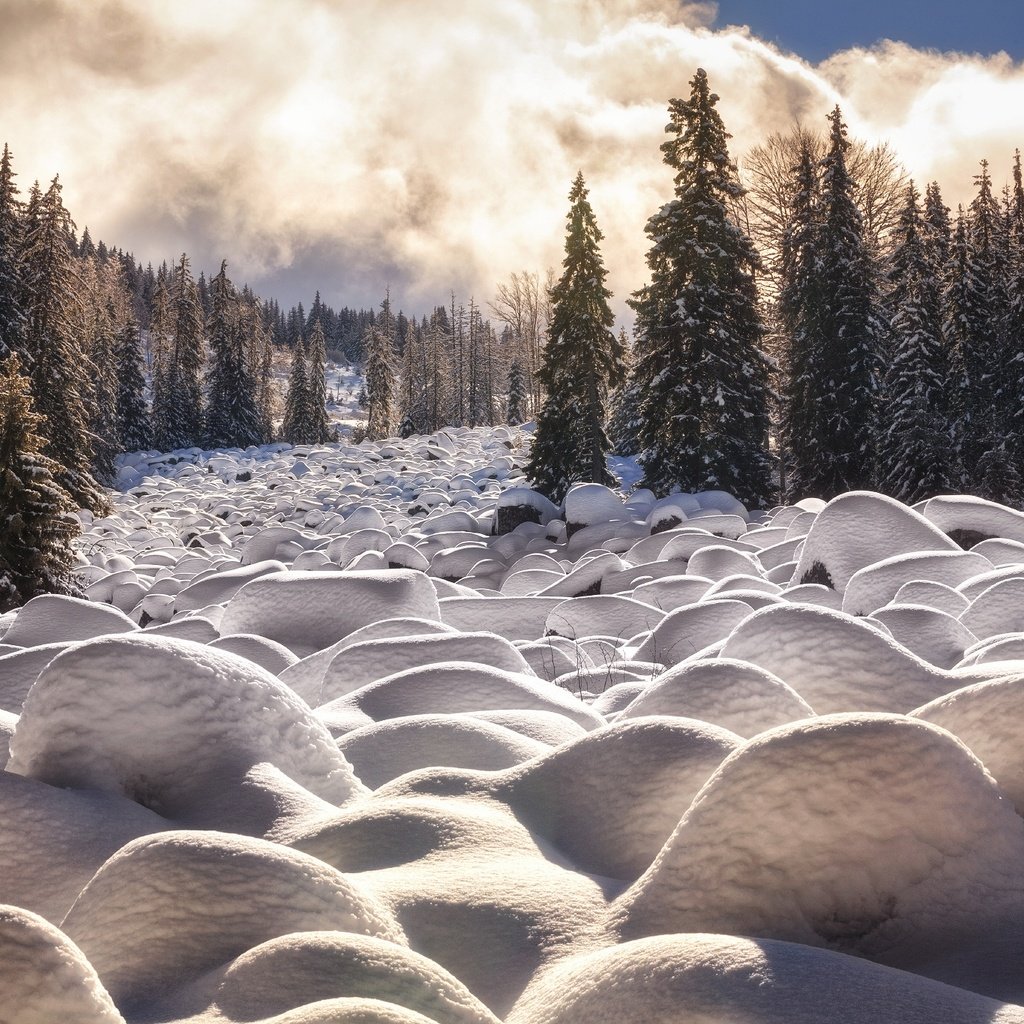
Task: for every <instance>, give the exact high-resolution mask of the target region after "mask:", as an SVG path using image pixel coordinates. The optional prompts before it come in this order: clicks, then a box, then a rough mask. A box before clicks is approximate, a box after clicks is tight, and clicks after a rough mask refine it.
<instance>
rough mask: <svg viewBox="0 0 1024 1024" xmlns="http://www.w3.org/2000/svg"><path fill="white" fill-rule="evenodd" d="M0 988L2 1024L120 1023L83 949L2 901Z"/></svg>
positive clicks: (52, 927)
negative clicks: (57, 1023) (0, 995)
mask: <svg viewBox="0 0 1024 1024" xmlns="http://www.w3.org/2000/svg"><path fill="white" fill-rule="evenodd" d="M0 992H2V993H3V1010H2V1011H0V1012H2V1013H3V1020H4V1021H5V1024H50V1022H53V1024H56V1022H57V1021H74V1022H75V1024H124V1018H123V1017H122V1016H121V1014H120V1013H119V1012H118V1010H117V1007H116V1006H115V1005H114V1003H113V1001H112V1000H111V998H110V996H109V995H108V993H107V991H106V990H105V989H104V988H103V985H102V984H101V983H100V980H99V978H98V977H97V976H96V972H95V970H93V967H92V965H91V964H90V963H89V961H88V960H87V959H86V958H85V956H84V955H83V954H82V952H81V950H79V949H78V948H77V947H76V946H75V944H74V943H73V942H71V940H70V939H68V937H67V936H66V935H64V934H63V933H62V932H61V931H60V930H59V929H57V928H55V927H54V926H53V925H52V924H49V923H48V922H47V921H44V920H43V919H42V918H41V917H38V916H37V915H35V914H33V913H31V911H28V910H23V909H21V908H20V907H11V906H2V905H0Z"/></svg>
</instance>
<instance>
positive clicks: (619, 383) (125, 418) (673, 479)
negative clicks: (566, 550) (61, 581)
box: [0, 70, 1024, 598]
mask: <svg viewBox="0 0 1024 1024" xmlns="http://www.w3.org/2000/svg"><path fill="white" fill-rule="evenodd" d="M717 103H718V97H717V96H716V95H715V94H714V93H713V92H712V90H711V85H710V83H709V81H708V77H707V75H706V73H705V72H704V71H703V70H698V71H697V72H696V74H695V75H694V77H693V79H692V81H691V82H690V92H689V95H688V96H687V97H686V98H682V99H673V100H671V101H670V103H669V117H670V121H669V124H668V126H667V128H666V134H667V135H668V136H669V137H668V139H667V140H666V141H665V142H664V143H663V144H662V145H661V151H662V156H663V160H664V163H665V164H667V165H668V168H669V169H670V171H671V172H672V175H673V179H674V182H675V191H674V197H673V198H672V199H670V200H669V202H668V203H667V204H666V205H665V206H663V207H662V208H661V209H660V210H659V211H658V212H657V213H655V214H653V215H652V216H651V218H650V220H649V222H648V224H647V227H646V232H647V235H648V238H649V240H650V248H649V250H648V255H647V262H648V267H649V270H650V279H649V281H648V282H647V283H644V284H642V285H640V286H639V287H638V288H637V290H636V291H635V292H634V293H633V295H632V296H631V297H629V305H630V307H631V309H632V312H633V316H634V320H633V323H632V325H630V326H631V330H627V327H626V326H621V327H620V329H619V330H618V331H617V332H616V330H615V329H614V328H615V319H614V316H613V314H612V312H611V309H610V307H609V299H610V297H611V294H610V292H609V291H608V290H607V288H606V287H605V284H604V280H605V276H606V270H605V268H604V264H603V258H602V254H601V247H600V243H601V239H602V234H601V230H600V227H599V217H598V212H597V211H595V210H593V209H592V208H591V205H590V203H589V201H588V189H587V186H586V182H585V178H584V171H583V170H582V169H581V170H580V172H579V174H578V175H577V177H576V179H575V181H574V182H573V183H572V187H571V190H570V192H569V196H568V202H569V209H568V214H567V221H566V234H565V258H564V261H563V265H562V268H561V272H560V273H558V272H556V271H554V270H549V271H547V272H546V274H544V275H542V274H540V273H539V272H530V271H523V272H515V273H512V274H511V275H510V276H509V278H508V280H507V281H505V282H503V283H499V284H498V285H497V286H496V289H495V293H494V297H493V298H492V299H491V300H490V301H489V302H488V303H487V304H486V306H483V305H481V304H480V303H478V302H476V301H474V300H473V299H469V300H462V299H460V298H458V297H457V296H456V295H455V294H454V293H452V294H451V295H450V296H448V297H447V298H445V299H443V300H442V301H440V302H439V303H438V304H437V305H436V306H434V307H433V308H432V309H430V310H429V311H425V312H422V313H419V314H417V315H411V316H410V315H407V314H406V313H405V312H404V311H402V310H401V309H399V310H397V311H396V310H395V308H394V305H395V303H394V300H393V299H392V298H391V296H390V295H389V294H386V295H384V296H383V298H382V301H381V303H380V306H379V308H377V309H370V310H365V309H350V308H347V307H346V308H342V309H340V310H336V309H333V308H331V307H330V306H329V305H327V304H325V303H324V302H323V301H322V300H321V298H320V293H319V292H317V294H316V295H315V296H314V297H313V299H312V301H311V303H310V304H309V308H308V310H307V309H304V308H303V305H302V304H301V303H300V304H298V305H297V306H295V307H293V308H291V309H288V310H284V309H282V308H281V306H280V305H279V304H278V302H277V301H275V299H274V298H272V297H266V298H264V297H260V296H257V295H254V294H253V293H252V291H251V290H250V289H249V288H248V287H247V286H242V287H238V286H236V285H235V284H233V283H232V281H231V279H230V277H229V276H228V269H229V264H228V261H227V260H225V261H223V262H222V263H221V265H220V267H219V269H217V270H216V272H215V273H212V274H211V275H210V276H209V277H208V276H207V274H206V273H205V272H200V273H199V274H198V276H197V275H196V273H195V270H194V268H193V267H192V264H191V261H190V259H189V256H188V254H187V253H182V254H180V255H179V256H177V257H175V258H174V259H173V260H172V261H170V262H164V263H162V264H161V265H160V266H159V267H157V268H154V267H153V266H152V264H147V265H146V266H145V267H143V266H142V265H141V264H140V263H137V262H136V261H135V259H134V257H133V256H132V255H131V253H127V252H125V251H123V250H122V249H120V248H118V247H117V246H116V245H111V244H107V243H106V242H104V241H100V242H98V243H96V242H94V241H93V239H92V238H91V236H90V234H89V230H88V228H86V229H84V230H83V231H82V232H81V235H80V236H79V234H78V232H77V230H76V226H75V222H74V221H73V219H72V215H71V212H70V211H68V210H67V209H66V208H65V206H64V203H63V200H62V196H61V183H60V179H59V178H58V177H54V178H53V180H52V181H51V182H50V183H49V185H48V186H47V187H45V188H43V187H42V186H41V185H40V184H39V183H38V182H35V183H33V184H32V185H31V186H30V187H29V188H27V189H25V190H22V189H20V188H19V185H18V182H17V175H16V170H15V164H14V158H13V155H12V153H11V152H10V150H9V148H8V147H6V146H5V147H4V151H3V158H2V162H0V353H2V354H3V358H4V359H5V362H4V366H5V378H4V379H5V380H6V381H8V382H9V383H8V386H10V387H12V388H15V389H16V390H17V393H18V394H19V395H20V396H22V397H20V398H19V399H18V402H19V408H22V409H24V410H25V411H24V412H23V413H22V414H19V415H17V416H16V415H15V414H14V411H13V410H14V406H11V407H10V408H9V409H8V410H7V420H6V423H7V428H6V430H7V432H6V433H5V435H4V437H3V450H4V451H5V452H9V453H11V454H10V456H9V457H10V458H11V459H12V460H13V459H14V458H15V456H16V457H17V459H29V460H30V461H31V464H32V465H39V466H42V465H43V464H44V462H45V465H46V466H47V467H48V468H47V470H46V476H47V481H48V482H47V485H46V486H47V487H49V488H52V489H53V493H55V494H60V495H62V496H63V498H62V500H64V501H65V502H67V503H69V505H70V506H73V507H75V508H78V507H81V508H87V509H91V510H93V511H100V510H102V508H103V506H104V501H105V498H104V495H103V485H105V484H109V483H110V482H111V478H112V470H113V464H114V462H113V460H114V458H115V457H116V455H117V454H118V453H120V452H125V451H134V450H140V449H156V450H160V451H173V450H177V449H182V448H187V447H190V446H197V445H198V446H203V447H207V448H218V447H243V448H244V447H246V446H248V445H259V444H264V443H269V442H270V441H272V440H275V439H282V440H286V441H290V442H293V443H299V444H310V443H323V442H325V441H329V440H331V439H332V437H333V432H332V429H331V428H330V425H329V422H328V419H327V416H326V414H325V413H324V404H325V398H326V391H325V385H324V367H325V363H326V361H327V359H328V357H330V358H332V359H334V360H343V361H347V362H349V363H351V364H355V365H357V366H361V367H363V370H364V373H365V388H364V393H363V394H362V395H361V402H360V404H361V405H363V406H364V408H365V409H366V410H367V421H366V425H365V429H364V431H363V432H362V436H365V437H367V438H370V439H379V438H384V437H388V436H390V435H394V434H399V435H400V436H402V437H409V436H412V435H414V434H429V433H432V432H434V431H436V430H438V429H440V428H442V427H444V426H446V425H456V426H460V425H468V426H477V425H484V424H497V423H510V424H517V423H522V422H526V421H527V420H530V419H536V421H537V427H536V433H535V437H534V446H533V456H532V461H531V462H530V464H529V467H528V475H529V478H530V480H531V481H532V482H533V484H534V485H535V486H536V487H537V488H538V490H540V491H541V492H542V493H544V494H546V495H548V496H549V497H550V498H552V499H553V500H555V501H561V500H562V498H563V497H564V495H565V492H566V491H567V489H568V487H569V486H570V485H571V484H572V483H574V482H578V481H595V482H599V483H608V482H610V477H609V475H608V470H607V468H606V466H605V457H606V455H607V454H608V453H609V452H616V453H620V454H627V455H630V454H632V455H637V454H638V455H639V456H640V464H641V466H642V468H643V472H644V481H643V482H644V485H645V486H648V487H650V488H651V489H652V490H654V491H655V492H656V493H658V494H667V493H669V492H671V491H673V490H683V491H695V490H702V489H724V490H727V491H729V492H730V493H734V494H735V495H737V496H738V497H740V498H741V500H743V501H745V502H747V503H749V504H751V505H752V506H761V507H767V506H768V505H770V504H772V503H773V502H775V501H778V500H783V499H785V498H786V497H787V496H791V497H792V496H796V495H801V496H809V495H810V496H815V497H821V498H825V499H828V498H830V497H833V496H834V495H836V494H839V493H841V492H843V491H846V490H850V489H864V488H869V489H878V490H881V491H883V492H884V493H886V494H889V495H892V496H893V497H895V498H898V499H899V500H901V501H905V502H908V503H913V502H917V501H920V500H922V499H924V498H927V497H930V496H932V495H935V494H939V493H945V492H950V491H952V492H956V491H963V492H967V493H972V494H976V495H979V496H982V497H985V498H989V499H992V500H995V501H999V502H1003V503H1006V504H1011V505H1017V504H1020V502H1021V501H1022V500H1024V490H1022V488H1024V478H1022V472H1024V351H1022V348H1021V341H1020V339H1021V338H1022V337H1024V333H1022V332H1024V185H1022V171H1021V158H1020V153H1019V151H1018V152H1015V153H1014V154H1012V157H1011V158H1010V160H1009V161H1008V166H1007V174H1006V175H1005V178H1006V181H1005V182H1003V181H1002V178H1001V177H999V176H998V175H996V174H995V173H994V172H993V170H992V167H991V165H990V164H989V162H988V160H987V159H985V158H982V159H980V160H979V163H978V173H977V175H976V177H975V195H974V198H973V200H972V201H971V202H970V204H969V206H968V207H967V208H966V209H964V208H963V207H959V208H958V209H957V210H956V211H955V212H954V211H951V210H950V209H949V208H948V206H947V205H946V204H945V203H944V202H943V198H942V192H941V187H940V184H939V183H938V182H928V183H922V184H921V185H919V184H918V183H915V182H914V181H912V180H910V179H909V178H908V177H907V175H906V173H905V171H904V170H903V169H902V167H901V166H900V164H899V161H898V160H897V159H896V158H895V156H894V155H893V153H892V152H891V151H890V150H889V148H888V147H887V146H885V145H884V144H883V145H876V146H874V147H868V146H866V145H864V144H863V143H859V142H857V141H856V140H851V139H850V138H849V135H848V132H847V128H846V125H845V124H844V122H843V115H842V111H841V110H840V109H839V108H838V107H837V108H835V110H833V111H832V112H831V113H829V114H828V116H827V118H826V117H824V116H823V118H822V130H821V131H818V130H816V128H813V127H811V126H799V127H797V128H794V129H793V130H792V131H791V132H790V133H788V134H785V135H780V134H776V135H773V136H771V137H769V138H767V139H765V140H764V141H763V142H762V143H760V144H759V145H757V146H756V147H755V148H754V149H753V150H752V152H751V153H750V154H748V157H747V159H746V161H745V162H744V168H743V174H742V175H741V174H740V172H739V171H738V169H737V166H736V164H735V163H734V162H733V160H732V158H731V156H730V152H729V143H728V140H729V134H728V131H727V129H726V126H725V125H724V124H723V122H722V119H721V116H720V115H719V112H718V109H717ZM652 157H653V154H652ZM668 183H669V176H668V174H666V184H667V185H668ZM275 360H276V364H275ZM282 361H283V362H284V363H285V364H286V365H287V367H288V371H287V374H286V381H285V386H283V387H281V386H279V384H278V383H277V381H276V379H275V374H274V366H275V365H281V363H282ZM29 410H31V413H30V414H29ZM29 416H31V417H34V418H32V419H29ZM32 460H36V461H32ZM40 460H42V461H40ZM17 465H19V463H16V462H14V461H11V462H8V463H6V464H5V466H4V480H5V481H6V483H5V485H4V486H5V488H7V490H5V497H6V496H7V495H10V496H11V497H10V498H9V499H8V500H10V501H12V502H17V503H21V502H28V503H29V505H27V506H26V508H29V507H32V508H34V507H35V506H34V504H32V503H33V501H34V499H33V498H30V495H31V494H32V493H33V492H32V491H31V489H28V490H26V485H27V481H26V471H25V470H24V469H22V470H18V469H17V468H16V466H17ZM29 475H31V474H29ZM15 494H17V495H19V496H20V497H18V498H17V499H15V497H14V495H15ZM58 505H59V503H58V504H47V505H46V506H45V508H46V509H47V510H48V511H44V508H43V506H42V505H41V506H39V508H38V510H36V511H34V512H32V513H31V518H39V517H42V518H43V519H44V520H45V519H47V518H48V517H50V518H52V516H53V514H54V513H53V510H54V509H55V508H57V507H58ZM58 532H59V531H58ZM11 543H12V544H13V543H14V541H13V540H12V541H11ZM26 543H27V541H26ZM4 550H14V548H5V549H4ZM43 561H44V562H45V561H47V559H46V558H44V559H43ZM17 571H18V572H20V571H21V570H17ZM46 572H49V570H46ZM46 572H44V575H46ZM56 576H57V577H59V576H60V572H59V571H57V573H56ZM38 579H42V577H38ZM47 579H48V580H49V582H48V583H47V586H53V585H54V583H53V578H50V577H47ZM36 586H37V584H30V583H28V582H25V583H22V584H21V585H19V586H15V588H14V592H16V593H17V594H18V595H19V596H20V597H21V598H24V597H25V596H28V595H31V594H32V593H33V592H34V591H35V589H36Z"/></svg>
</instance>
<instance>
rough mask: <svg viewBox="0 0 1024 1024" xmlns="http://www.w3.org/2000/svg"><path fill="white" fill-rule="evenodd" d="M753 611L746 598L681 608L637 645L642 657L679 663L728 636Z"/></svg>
mask: <svg viewBox="0 0 1024 1024" xmlns="http://www.w3.org/2000/svg"><path fill="white" fill-rule="evenodd" d="M752 613H753V609H752V608H751V607H750V605H748V604H746V603H744V602H743V601H732V600H728V599H725V600H721V601H706V602H702V603H700V604H693V605H684V606H683V607H682V608H677V609H676V610H675V611H673V612H669V614H668V615H666V616H665V618H664V619H662V621H661V622H659V623H658V625H657V626H655V628H654V629H653V630H652V631H651V634H650V636H648V637H647V638H646V639H644V641H643V642H642V643H641V644H640V646H639V647H638V648H637V652H636V657H637V659H638V660H640V661H653V662H657V663H659V664H661V665H678V664H679V663H680V662H682V661H685V660H686V659H687V658H692V657H694V656H695V655H696V654H699V653H700V652H701V651H703V650H704V649H705V648H707V647H710V646H711V645H713V644H716V643H718V642H719V641H720V640H722V639H724V638H725V637H727V636H728V635H729V634H730V633H731V632H732V630H733V629H735V628H736V627H737V626H738V625H739V624H740V623H741V622H743V621H744V620H745V619H747V618H748V617H749V616H750V615H751V614H752Z"/></svg>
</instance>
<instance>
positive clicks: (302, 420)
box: [281, 334, 309, 444]
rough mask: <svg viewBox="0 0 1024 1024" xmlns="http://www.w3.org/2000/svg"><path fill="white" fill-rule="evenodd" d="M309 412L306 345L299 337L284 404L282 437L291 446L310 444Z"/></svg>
mask: <svg viewBox="0 0 1024 1024" xmlns="http://www.w3.org/2000/svg"><path fill="white" fill-rule="evenodd" d="M308 410H309V378H308V375H307V372H306V343H305V341H304V340H303V338H302V335H301V334H300V335H299V338H298V340H297V341H296V342H295V348H294V350H293V351H292V368H291V373H289V375H288V395H287V397H286V398H285V402H284V419H283V420H282V422H281V437H282V439H283V440H285V441H288V442H289V443H291V444H306V443H308V434H309V430H308V424H307V422H306V414H307V411H308Z"/></svg>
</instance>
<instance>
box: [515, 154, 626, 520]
mask: <svg viewBox="0 0 1024 1024" xmlns="http://www.w3.org/2000/svg"><path fill="white" fill-rule="evenodd" d="M587 195H588V190H587V187H586V184H585V182H584V180H583V173H582V172H579V173H577V175H576V179H575V180H574V181H573V183H572V188H571V190H570V191H569V204H570V206H569V213H568V215H567V222H568V223H567V230H566V239H565V259H564V260H563V261H562V276H561V277H560V278H559V279H558V281H557V283H556V284H555V286H554V288H552V290H551V303H552V319H551V323H550V325H549V327H548V344H547V347H546V348H545V349H544V355H543V357H542V362H541V367H540V371H539V373H540V378H541V382H542V383H543V385H544V389H545V391H546V393H547V398H546V399H545V401H544V406H543V408H542V409H541V411H540V414H539V415H538V417H537V429H536V431H535V432H534V436H533V450H532V454H531V457H530V461H529V463H528V464H527V465H526V467H525V472H526V475H527V478H528V479H529V480H530V481H531V484H532V485H533V486H534V487H535V488H536V489H537V490H539V491H540V492H541V493H542V494H546V495H547V496H548V497H549V498H550V499H551V500H552V501H556V502H560V501H561V500H562V499H563V498H564V497H565V493H566V491H568V490H569V488H570V487H571V486H572V484H574V483H577V482H581V481H583V482H593V483H600V484H606V485H610V484H612V483H614V480H613V478H612V476H611V474H610V473H609V472H608V469H607V465H606V461H605V456H606V453H607V452H608V450H609V448H610V447H611V446H610V444H609V442H608V437H607V435H606V434H605V419H606V415H607V403H608V389H609V387H610V386H614V385H615V384H617V383H618V382H619V381H620V380H621V378H622V375H623V371H624V366H623V364H622V360H621V358H617V355H618V350H617V345H616V339H615V333H614V332H613V331H612V329H611V328H612V325H613V324H614V322H615V318H614V316H613V315H612V311H611V308H610V307H609V305H608V300H609V298H610V297H611V292H610V291H609V290H608V289H607V288H606V287H605V284H604V281H605V277H606V276H607V273H608V272H607V271H606V270H605V268H604V262H603V260H602V258H601V249H600V242H601V239H602V238H603V237H604V236H603V235H602V234H601V230H600V228H599V227H598V226H597V219H596V218H595V216H594V212H593V210H592V209H591V206H590V202H589V200H588V199H587Z"/></svg>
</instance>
